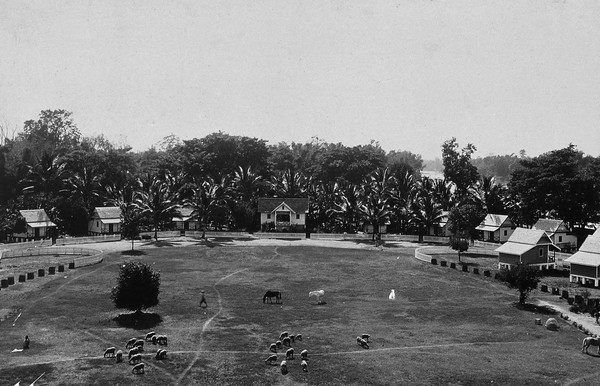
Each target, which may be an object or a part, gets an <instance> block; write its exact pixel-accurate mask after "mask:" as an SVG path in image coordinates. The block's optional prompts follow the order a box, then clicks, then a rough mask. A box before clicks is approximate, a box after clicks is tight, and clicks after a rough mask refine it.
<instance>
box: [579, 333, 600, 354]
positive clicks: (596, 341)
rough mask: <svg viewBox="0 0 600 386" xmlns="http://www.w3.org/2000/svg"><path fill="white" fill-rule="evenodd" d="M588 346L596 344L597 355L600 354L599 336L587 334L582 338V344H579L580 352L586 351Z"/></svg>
mask: <svg viewBox="0 0 600 386" xmlns="http://www.w3.org/2000/svg"><path fill="white" fill-rule="evenodd" d="M590 346H598V355H600V338H596V337H592V336H588V337H587V338H584V339H583V345H582V346H581V352H585V353H587V352H588V348H589V347H590Z"/></svg>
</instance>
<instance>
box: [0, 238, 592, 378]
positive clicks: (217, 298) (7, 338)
mask: <svg viewBox="0 0 600 386" xmlns="http://www.w3.org/2000/svg"><path fill="white" fill-rule="evenodd" d="M165 245H166V244H165ZM413 254H414V250H413V249H411V248H401V247H398V248H386V249H384V250H381V251H380V250H376V249H372V250H367V249H364V248H363V249H334V248H324V247H294V246H258V247H240V246H227V245H219V244H213V245H210V246H206V245H196V246H190V247H176V248H174V247H169V246H164V247H162V248H154V249H147V250H145V251H144V252H143V254H141V255H139V256H131V255H126V254H122V253H113V254H109V255H106V256H105V259H104V261H103V262H102V263H101V264H99V265H95V266H91V267H86V268H80V269H77V270H72V271H69V272H67V273H66V274H65V275H64V276H57V277H52V278H50V277H46V278H40V279H39V280H38V279H36V281H33V282H27V283H22V284H21V283H20V284H17V285H15V286H11V287H10V288H9V289H7V290H2V291H1V292H0V300H1V301H2V303H3V304H2V306H1V307H0V308H5V309H6V308H10V309H13V310H14V313H13V315H12V316H11V318H9V319H7V320H4V321H3V322H1V323H0V350H1V351H0V384H2V385H14V384H15V383H16V382H17V381H18V380H21V381H22V383H21V384H29V383H30V382H32V381H33V380H34V379H36V378H37V377H38V376H40V375H41V374H42V373H44V376H43V377H42V378H41V379H40V380H39V381H38V382H37V383H36V385H91V384H102V385H136V384H139V385H141V384H144V385H277V384H283V385H294V384H310V385H312V384H324V385H325V384H327V385H408V384H410V385H438V384H442V385H482V384H500V385H505V384H510V385H513V384H514V385H525V384H529V385H538V384H541V385H546V384H573V385H575V384H577V385H580V384H596V383H597V379H598V377H599V376H600V370H596V367H597V365H598V363H599V360H600V357H598V356H596V355H595V352H594V351H595V350H594V349H591V350H590V353H592V352H594V355H585V354H582V353H581V351H580V345H581V340H582V339H583V337H584V335H583V334H582V333H581V332H579V330H577V329H575V328H574V327H572V326H571V325H569V324H567V322H564V321H562V319H560V318H559V317H557V316H555V315H552V314H550V313H549V312H548V311H546V310H543V309H535V310H534V311H524V310H520V309H518V308H517V307H515V304H514V302H515V301H516V300H517V297H518V296H517V293H516V292H513V291H509V290H507V289H506V288H505V287H504V286H503V285H501V284H499V283H497V282H495V281H494V280H493V279H490V278H484V277H483V276H478V275H474V274H468V273H463V272H460V271H459V270H451V269H448V268H442V267H439V266H433V265H430V264H425V263H423V262H420V261H417V260H416V259H414V258H413V257H412V256H413ZM130 260H143V261H145V262H147V263H149V264H152V265H153V267H154V269H155V270H157V271H159V272H160V273H161V294H160V304H159V305H158V306H157V307H155V308H152V309H150V310H148V312H149V313H152V315H149V317H148V318H147V320H146V321H145V322H143V323H142V324H141V325H138V326H135V327H134V326H130V325H123V324H122V323H120V322H119V321H120V320H121V319H118V318H117V317H118V316H119V314H120V313H121V312H123V311H119V310H116V309H115V308H114V306H113V304H112V302H111V301H110V298H109V293H110V289H111V287H112V286H114V285H115V281H116V277H117V273H118V269H119V266H120V264H122V263H123V262H124V261H130ZM19 286H22V287H24V286H31V287H30V288H29V290H27V291H23V290H22V289H19V288H17V287H19ZM266 289H279V290H281V291H282V292H283V304H282V305H278V304H263V303H262V295H263V294H264V292H265V290H266ZM316 289H324V290H325V297H324V299H323V300H324V301H325V302H326V304H323V305H317V304H316V302H315V300H314V299H309V298H308V292H309V291H311V290H316ZM391 289H395V292H396V300H389V299H388V294H389V292H390V290H391ZM201 290H205V291H206V296H207V300H208V304H209V307H208V308H207V309H200V308H199V307H198V301H199V293H200V291H201ZM19 313H20V315H21V316H20V317H19V318H18V319H17V320H16V323H15V325H14V326H13V322H14V320H15V319H16V316H17V315H18V314H19ZM552 316H555V317H556V318H557V320H558V321H559V323H560V326H561V328H560V329H559V331H549V330H547V329H545V328H544V327H542V326H538V325H535V324H534V319H535V318H542V320H545V319H547V318H548V317H552ZM150 330H154V331H156V332H157V333H158V334H165V335H167V336H168V337H169V345H168V347H167V350H168V351H169V354H168V359H167V360H164V361H158V360H155V359H154V356H153V353H154V352H155V351H156V347H155V346H152V345H151V344H150V345H149V346H147V347H146V352H145V355H144V363H145V364H146V373H145V374H143V375H134V374H132V373H131V366H130V365H129V364H128V363H126V361H125V362H124V363H120V364H116V363H115V361H114V359H105V358H103V357H102V354H103V352H104V350H105V349H106V348H107V347H110V346H115V347H117V348H118V349H121V350H123V351H124V352H126V350H125V342H126V341H127V340H128V339H129V338H131V337H142V336H143V335H144V334H145V333H146V332H148V331H150ZM284 330H287V331H289V332H290V333H293V334H297V333H301V334H302V335H303V337H304V339H303V341H301V342H297V343H295V344H294V347H295V349H296V356H297V358H296V359H294V360H289V361H288V368H289V373H288V374H287V375H282V374H281V372H280V371H279V367H278V366H270V365H266V364H265V362H264V360H265V359H266V358H267V357H268V356H269V354H270V352H269V350H268V347H269V345H270V344H271V343H273V342H275V341H276V340H277V338H278V336H279V334H280V332H282V331H284ZM362 333H369V334H370V335H371V345H370V349H368V350H366V349H363V348H361V347H360V346H358V345H357V343H356V336H357V335H360V334H362ZM25 335H29V336H30V338H31V348H30V349H29V350H26V351H23V352H18V353H11V350H12V349H13V348H18V347H20V346H21V342H22V339H23V337H24V336H25ZM147 345H148V343H147ZM303 349H307V350H308V351H309V361H308V362H309V367H308V372H303V371H302V369H301V368H300V359H299V358H298V356H299V352H300V351H301V350H303ZM283 357H284V354H283V353H282V351H279V352H278V359H279V362H280V361H281V360H282V359H283Z"/></svg>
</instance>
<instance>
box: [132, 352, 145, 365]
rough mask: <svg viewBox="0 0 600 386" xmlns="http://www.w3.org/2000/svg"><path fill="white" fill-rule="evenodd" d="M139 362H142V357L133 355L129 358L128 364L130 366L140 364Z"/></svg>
mask: <svg viewBox="0 0 600 386" xmlns="http://www.w3.org/2000/svg"><path fill="white" fill-rule="evenodd" d="M141 361H142V355H141V354H135V355H133V356H132V357H131V358H129V364H130V365H134V364H136V363H140V362H141Z"/></svg>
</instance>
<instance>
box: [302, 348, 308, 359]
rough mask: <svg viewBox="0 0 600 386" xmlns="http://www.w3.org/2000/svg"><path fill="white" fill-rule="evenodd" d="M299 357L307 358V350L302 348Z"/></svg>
mask: <svg viewBox="0 0 600 386" xmlns="http://www.w3.org/2000/svg"><path fill="white" fill-rule="evenodd" d="M300 357H301V358H302V360H307V359H308V350H302V352H301V353H300Z"/></svg>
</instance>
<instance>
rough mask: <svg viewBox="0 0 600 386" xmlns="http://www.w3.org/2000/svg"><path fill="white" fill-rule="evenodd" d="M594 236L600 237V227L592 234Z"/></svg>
mask: <svg viewBox="0 0 600 386" xmlns="http://www.w3.org/2000/svg"><path fill="white" fill-rule="evenodd" d="M592 236H595V237H600V228H598V229H596V231H595V232H594V233H593V234H592Z"/></svg>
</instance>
